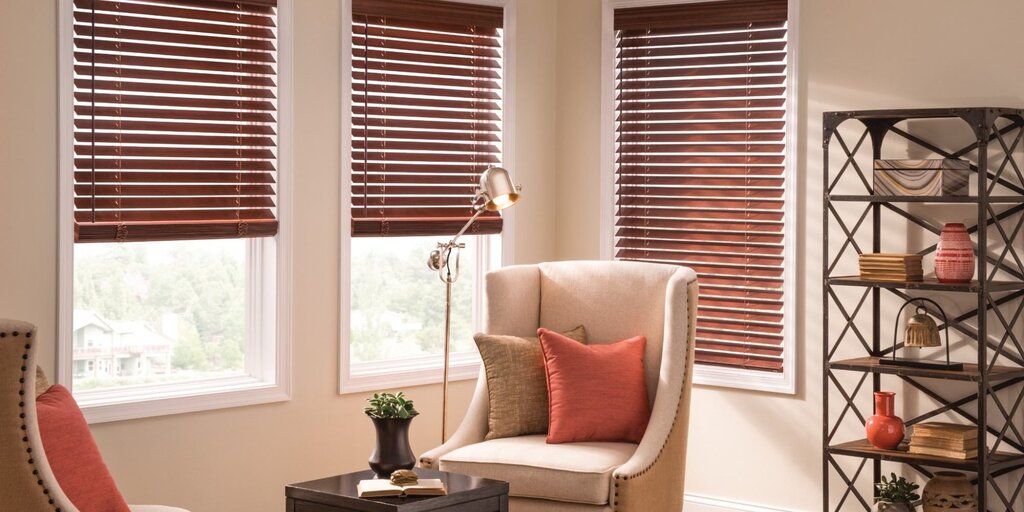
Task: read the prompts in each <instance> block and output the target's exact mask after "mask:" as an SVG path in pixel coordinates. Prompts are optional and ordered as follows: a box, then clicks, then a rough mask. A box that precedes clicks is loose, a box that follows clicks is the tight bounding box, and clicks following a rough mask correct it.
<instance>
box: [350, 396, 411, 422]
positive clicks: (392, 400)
mask: <svg viewBox="0 0 1024 512" xmlns="http://www.w3.org/2000/svg"><path fill="white" fill-rule="evenodd" d="M366 402H367V403H368V404H369V405H368V406H366V408H364V409H363V412H364V413H366V415H367V416H369V417H371V418H381V419H403V420H404V419H409V418H412V417H413V416H416V415H417V414H419V411H417V410H416V408H415V407H413V403H412V400H408V399H406V398H405V394H404V393H403V392H401V391H399V392H398V393H397V394H392V393H374V394H373V396H372V397H371V398H367V399H366Z"/></svg>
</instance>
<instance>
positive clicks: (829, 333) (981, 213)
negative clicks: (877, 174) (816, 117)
mask: <svg viewBox="0 0 1024 512" xmlns="http://www.w3.org/2000/svg"><path fill="white" fill-rule="evenodd" d="M943 118H944V119H954V120H960V121H963V122H964V123H965V124H966V125H967V127H968V129H969V130H970V131H971V133H972V134H973V138H972V139H970V140H965V141H963V142H962V144H963V146H962V147H960V148H953V149H951V150H947V149H944V148H942V147H941V146H939V145H938V144H935V143H933V142H930V141H928V140H925V139H924V138H922V137H920V136H918V135H915V134H913V133H910V132H908V131H907V128H905V125H899V126H897V124H898V123H901V122H902V121H906V120H910V119H943ZM848 121H851V122H852V121H856V122H859V123H860V124H861V125H863V128H864V130H863V133H862V134H861V135H860V136H859V139H858V140H855V141H847V140H844V138H843V136H844V135H845V134H847V133H848V132H847V131H846V130H845V129H844V130H843V132H842V133H840V130H839V128H840V126H841V125H844V123H847V122H848ZM823 126H824V129H823V140H822V147H823V150H824V159H823V162H824V164H825V165H824V179H823V183H824V226H823V230H822V235H823V236H822V243H823V245H824V251H823V255H824V257H823V258H822V259H823V261H822V270H823V275H824V287H823V296H824V315H823V327H822V329H823V331H824V343H825V347H824V350H823V356H822V360H823V368H824V372H825V378H824V379H823V383H822V387H823V412H822V416H823V419H824V421H823V423H824V425H823V427H824V428H823V432H824V435H823V441H822V459H823V460H822V466H823V468H822V471H823V479H824V482H825V489H824V493H823V494H824V497H823V508H822V509H823V510H825V511H829V512H839V511H840V510H841V511H842V512H845V511H847V510H852V508H851V507H853V506H855V505H851V504H853V503H860V505H861V506H863V509H864V510H868V509H869V508H870V503H871V502H872V501H873V500H872V499H871V497H872V496H873V494H872V491H873V487H874V484H875V483H877V482H878V481H879V480H880V478H881V476H882V471H881V470H882V466H881V464H882V461H888V462H896V463H902V464H907V465H908V466H909V468H911V469H912V470H914V471H917V472H919V473H921V474H922V475H923V476H925V477H928V478H930V477H931V476H932V473H931V471H930V470H927V469H925V468H926V467H937V468H947V469H956V470H960V471H969V472H972V473H975V474H976V475H977V477H978V478H977V487H976V488H977V492H978V501H979V503H982V504H984V505H985V506H984V507H983V508H982V510H1015V507H1016V503H1014V502H1013V500H1014V499H1015V498H1014V497H1016V496H1020V495H1024V427H1022V426H1021V421H1020V419H1019V414H1018V413H1017V412H1018V410H1019V405H1020V404H1021V403H1022V401H1024V385H1022V383H1024V336H1021V335H1020V334H1019V329H1016V327H1017V324H1018V323H1019V321H1020V319H1022V318H1024V304H1022V301H1024V269H1021V268H1017V264H1016V262H1021V261H1024V251H1022V250H1020V249H1018V248H1017V247H1016V246H1015V242H1016V241H1017V239H1018V235H1019V234H1020V233H1024V216H1022V212H1024V183H1021V182H1024V171H1022V169H1024V158H1022V157H1021V156H1020V151H1019V150H1018V149H1019V148H1018V146H1019V140H1018V138H1019V137H1024V109H1015V108H1001V107H968V108H930V109H897V110H856V111H846V112H826V113H825V114H824V115H823ZM887 137H889V138H896V137H899V138H901V139H902V140H903V141H904V142H909V143H910V144H911V145H913V146H915V147H918V148H923V149H924V150H926V151H928V152H931V153H935V154H937V155H939V157H941V158H955V159H961V160H970V161H969V168H970V169H971V171H972V172H973V173H974V174H975V176H974V177H973V178H974V179H972V180H971V181H972V183H973V184H972V190H971V192H970V194H971V195H968V196H964V197H917V196H877V195H874V193H873V190H872V186H871V183H872V182H873V180H872V176H871V175H870V169H872V168H873V165H872V163H873V162H864V163H863V164H858V159H865V157H866V156H867V155H861V154H860V153H858V149H859V148H861V147H862V145H863V147H865V148H870V149H871V159H872V160H874V159H878V158H881V155H882V149H883V147H884V146H885V142H886V138H887ZM833 141H835V142H837V144H836V146H837V147H836V149H837V151H836V152H837V153H838V158H835V159H834V160H833V159H830V158H829V149H830V145H831V144H832V142H833ZM839 150H841V151H839ZM968 155H970V157H968ZM840 166H841V169H840ZM865 169H867V172H865ZM834 171H838V172H834ZM833 172H834V174H832V173H833ZM1011 176H1012V178H1011ZM834 192H843V193H842V194H838V193H834ZM926 204H939V205H953V204H959V205H963V206H962V207H961V208H958V209H956V212H957V214H958V215H964V214H966V213H967V212H966V211H965V210H968V209H971V210H975V211H976V214H975V213H971V214H970V217H971V219H972V223H973V224H974V225H973V226H968V231H969V232H970V233H971V236H972V238H973V239H974V240H973V241H974V243H975V247H977V248H983V249H982V250H983V253H982V254H979V255H978V257H977V268H976V271H975V276H978V280H975V281H972V282H970V283H962V284H961V283H940V282H938V281H937V280H935V279H934V278H931V279H924V280H921V281H877V280H867V279H861V278H860V276H841V275H832V274H831V272H832V269H835V268H841V266H840V265H839V263H842V262H844V261H847V260H849V259H853V258H856V257H857V255H859V254H861V253H867V252H872V253H877V252H883V243H882V242H883V239H882V226H883V224H882V218H883V213H884V214H885V215H895V216H896V218H898V219H899V221H900V222H906V223H908V224H909V225H910V226H916V227H919V228H920V229H921V230H922V232H923V233H925V234H926V236H932V237H934V236H935V234H936V233H938V227H939V226H941V225H942V222H949V221H952V220H955V219H948V213H947V212H948V211H949V210H950V209H949V208H947V209H942V208H931V207H928V208H925V207H921V208H910V205H926ZM1000 204H1001V205H1005V206H1003V207H997V206H995V205H1000ZM839 206H842V207H841V208H840V207H839ZM997 210H999V211H997ZM944 215H946V216H947V218H946V219H944V218H943V216H944ZM1018 216H1020V218H1019V221H1018V218H1017V217H1018ZM844 217H848V218H847V220H846V221H844ZM1011 219H1013V220H1012V221H1011ZM840 228H841V231H840ZM830 231H832V232H831V233H830ZM862 231H869V232H870V242H869V243H865V238H866V237H864V236H861V237H859V236H858V233H861V232H862ZM836 234H838V235H839V238H840V240H844V242H843V243H842V244H841V245H839V244H837V245H836V247H841V248H840V249H839V252H838V253H836V254H833V252H834V251H833V250H832V246H831V245H830V243H829V237H830V235H833V236H834V235H836ZM885 241H886V244H885V246H886V247H885V249H889V250H893V249H895V248H894V247H890V246H889V245H891V241H890V239H888V238H887V239H886V240H885ZM904 250H905V248H904ZM935 250H936V245H932V246H930V247H929V248H928V249H926V250H924V251H922V252H921V254H922V255H924V254H929V253H932V252H934V251H935ZM844 258H846V259H847V260H844ZM997 276H998V277H999V279H996V277H997ZM1003 276H1009V277H1008V278H1007V277H1003ZM840 287H846V288H847V290H849V287H855V288H856V287H859V288H861V289H863V291H862V292H861V293H860V298H859V302H856V303H850V304H846V303H845V302H840V300H841V299H840V294H838V293H837V292H836V289H838V288H840ZM883 290H886V291H887V293H883V292H882V291H883ZM910 291H919V292H930V293H931V294H959V296H960V297H968V296H973V297H974V298H975V299H976V301H977V302H976V305H977V306H976V307H974V308H973V309H972V310H970V311H967V312H965V313H962V314H958V315H955V316H951V317H950V318H949V321H948V322H949V324H948V325H947V326H946V327H947V328H949V329H951V330H953V331H956V332H958V333H959V334H961V335H963V336H965V337H966V338H967V339H969V340H972V341H971V342H970V346H971V347H973V348H974V349H975V351H976V354H975V355H976V356H977V360H976V361H974V362H972V363H969V364H968V363H966V362H965V364H964V368H963V370H961V371H950V370H935V369H923V368H907V367H900V366H891V365H883V364H881V362H880V359H881V358H882V357H885V356H891V355H892V352H891V350H892V347H893V340H892V339H891V338H889V337H888V336H891V333H892V330H891V329H892V326H891V325H885V326H884V328H883V325H882V313H883V307H884V306H883V299H889V298H890V297H892V296H895V297H896V298H899V299H901V300H906V299H908V298H910V297H911V296H910V295H909V294H908V292H910ZM965 294H970V295H965ZM848 295H849V293H847V294H846V295H844V297H846V296H848ZM889 300H891V299H889ZM972 304H973V302H972ZM830 311H831V312H833V313H836V312H838V313H840V314H841V315H842V319H841V320H842V321H843V322H844V323H845V326H844V327H843V328H842V329H831V328H830V325H829V314H830ZM929 312H930V313H933V314H934V313H935V311H931V310H929ZM888 321H891V320H886V322H888ZM841 344H843V347H840V345H841ZM845 347H853V348H854V349H855V350H856V352H858V353H859V354H854V353H853V350H850V349H846V350H842V351H840V350H839V349H840V348H845ZM837 354H843V355H842V357H841V358H840V357H839V356H837ZM854 355H858V357H851V356H854ZM833 358H834V359H835V360H833ZM838 372H842V374H843V375H844V376H845V377H844V378H842V379H841V378H840V375H838ZM851 373H853V374H854V375H856V374H858V373H859V374H860V375H859V377H858V379H859V380H857V381H856V384H849V382H850V380H851V379H850V378H849V377H850V375H851ZM885 375H888V376H891V377H890V379H888V380H890V381H891V380H892V377H895V378H896V379H899V381H900V382H902V383H904V384H906V386H905V387H904V389H906V390H907V393H920V394H922V395H924V396H926V397H928V399H929V400H923V401H920V402H919V403H920V404H921V405H920V407H921V408H923V409H925V410H924V411H920V412H921V414H920V415H918V416H916V417H915V418H912V421H909V422H910V423H915V422H920V421H928V420H929V419H930V418H936V417H938V416H939V415H941V414H953V415H957V416H958V418H957V419H958V421H959V422H961V423H964V424H969V425H973V426H975V427H976V428H977V430H978V435H979V436H983V438H984V439H985V441H986V444H987V445H989V446H995V447H997V448H999V450H1000V451H999V452H995V453H986V454H983V455H982V456H980V457H978V458H974V459H967V460H958V459H950V458H945V457H932V456H926V455H919V454H912V453H910V452H909V451H908V450H907V449H906V447H905V446H904V447H903V449H900V450H880V449H877V448H874V447H872V446H871V445H870V444H869V443H868V442H867V441H866V440H863V439H860V440H855V441H849V442H839V441H843V439H837V437H839V436H841V435H846V434H847V433H848V432H850V430H851V428H852V429H859V428H863V423H862V422H863V421H864V419H865V418H867V416H869V415H870V410H868V411H862V410H861V409H860V406H861V405H863V404H864V403H865V400H864V398H865V397H864V396H863V395H864V393H870V392H872V391H880V390H881V389H882V376H885ZM939 380H943V381H955V382H964V383H971V384H974V386H972V388H973V389H974V391H973V393H971V392H968V393H969V394H967V395H963V394H962V391H956V389H961V390H962V389H963V388H965V386H960V387H959V388H956V387H953V388H951V387H949V386H945V387H933V386H935V385H936V384H937V381H939ZM844 382H845V383H844ZM854 385H855V386H856V387H853V386H854ZM954 393H957V394H955V395H954ZM951 395H952V396H951ZM1000 396H1002V398H1000ZM836 398H838V399H839V403H840V405H841V407H842V412H841V413H840V414H838V416H835V410H836V409H837V407H835V406H834V405H833V406H830V405H829V402H830V400H832V399H836ZM933 402H934V403H937V404H939V405H937V406H933V405H927V404H931V403H933ZM858 420H860V421H858ZM1007 423H1012V425H1013V427H1014V428H1007V427H1005V426H1004V425H1006V424H1007ZM842 427H847V428H842ZM840 433H842V434H840ZM840 456H841V457H840ZM837 457H839V458H840V459H841V460H843V463H842V464H841V463H840V460H837ZM850 458H853V459H854V460H857V459H859V462H858V463H856V464H857V465H856V467H855V468H853V469H851V468H850V467H849V464H850V462H849V461H850ZM868 478H870V481H865V480H867V479H868ZM834 486H840V489H839V492H838V493H836V494H832V493H831V491H832V489H831V487H834ZM834 501H837V502H838V505H837V504H836V503H834Z"/></svg>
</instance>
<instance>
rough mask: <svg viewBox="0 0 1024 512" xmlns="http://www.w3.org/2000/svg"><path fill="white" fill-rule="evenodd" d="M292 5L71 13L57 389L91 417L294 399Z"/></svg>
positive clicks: (181, 4) (178, 4)
mask: <svg viewBox="0 0 1024 512" xmlns="http://www.w3.org/2000/svg"><path fill="white" fill-rule="evenodd" d="M282 4H283V5H282V9H280V12H279V9H278V7H277V1H276V0H243V1H235V0H232V1H230V2H227V1H219V0H208V1H203V2H195V1H191V0H66V1H64V2H62V4H61V8H62V14H63V15H65V16H67V17H68V19H69V20H70V23H67V24H65V25H64V26H62V39H63V48H62V60H61V62H62V67H64V69H66V75H62V79H63V80H64V81H63V83H62V91H63V94H64V98H65V100H64V104H63V105H62V107H63V109H64V111H65V113H66V115H65V116H64V117H63V119H62V124H63V126H64V128H65V129H64V130H63V132H64V136H63V139H62V141H63V142H64V143H65V144H64V146H63V153H62V154H63V155H65V156H64V157H63V158H62V160H63V161H62V180H63V183H64V185H63V186H64V188H63V190H62V210H61V214H62V224H61V234H62V241H61V248H62V251H63V254H64V256H62V259H61V261H62V265H61V283H62V291H61V333H60V335H61V347H62V348H63V349H66V350H62V351H61V356H60V363H59V365H60V366H59V368H60V372H59V373H60V375H59V379H60V381H61V382H62V383H64V384H66V385H70V386H71V388H72V390H73V392H74V394H75V397H76V399H77V400H78V401H79V403H80V404H81V405H82V407H83V410H84V411H85V413H86V416H87V417H88V418H89V420H90V421H109V420H118V419H127V418H136V417H144V416H152V415H159V414H169V413H176V412H185V411H192V410H203V409H210V408H215V407H225V406H232V405H244V404H250V403H262V402H267V401H275V400H282V399H286V398H287V396H288V389H287V363H288V358H287V355H288V354H287V350H285V348H286V345H285V343H286V342H287V333H288V324H287V322H288V318H287V315H284V314H282V312H283V311H285V308H287V307H289V306H288V298H289V295H288V267H287V264H288V243H287V236H288V233H287V214H288V210H287V200H288V187H287V172H286V171H287V169H286V165H285V163H286V161H287V160H286V159H284V158H282V151H284V149H285V146H286V145H287V144H286V140H285V138H284V137H283V136H282V135H283V134H282V130H281V128H282V126H281V123H280V119H281V118H280V116H279V111H281V110H284V109H285V108H286V106H285V105H282V103H283V102H284V98H285V95H284V93H285V92H286V90H285V89H286V87H285V86H284V85H283V84H281V82H280V80H279V77H278V69H279V67H280V65H281V61H280V60H279V58H281V57H282V56H283V53H284V52H280V51H279V43H280V41H281V39H279V35H280V32H281V31H284V30H285V28H284V26H285V25H286V23H281V24H280V25H281V27H280V28H279V20H281V21H284V20H285V19H287V18H288V16H287V14H285V13H287V12H288V11H289V10H288V7H289V6H290V4H289V3H287V2H286V1H282ZM279 15H283V16H280V17H279ZM200 397H202V398H200Z"/></svg>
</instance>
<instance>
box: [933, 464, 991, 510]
mask: <svg viewBox="0 0 1024 512" xmlns="http://www.w3.org/2000/svg"><path fill="white" fill-rule="evenodd" d="M921 494H922V498H923V499H922V502H921V504H922V505H923V506H924V512H949V511H950V510H952V511H956V512H978V497H977V495H976V494H975V492H974V486H973V485H971V482H970V480H968V479H967V475H964V474H963V473H957V472H954V471H938V472H936V473H935V476H934V477H933V478H932V479H931V480H929V481H928V483H927V484H925V486H924V492H922V493H921Z"/></svg>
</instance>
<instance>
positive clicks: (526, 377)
mask: <svg viewBox="0 0 1024 512" xmlns="http://www.w3.org/2000/svg"><path fill="white" fill-rule="evenodd" d="M562 334H563V335H565V336H567V337H569V338H572V339H574V340H576V341H578V342H580V343H586V342H587V333H586V330H585V329H584V328H583V326H582V325H581V326H579V327H577V328H575V329H572V330H570V331H566V332H563V333H562ZM473 341H475V342H476V346H477V349H478V350H479V351H480V358H481V359H482V360H483V362H484V370H485V372H486V375H487V394H488V403H489V409H490V413H489V414H488V415H487V435H486V436H485V437H484V439H486V440H490V439H499V438H502V437H515V436H525V435H529V434H544V433H546V432H547V431H548V383H547V378H546V376H545V375H544V353H543V351H542V350H541V348H540V340H538V339H537V338H521V337H519V336H502V335H497V334H483V333H479V334H476V335H475V336H473Z"/></svg>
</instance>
